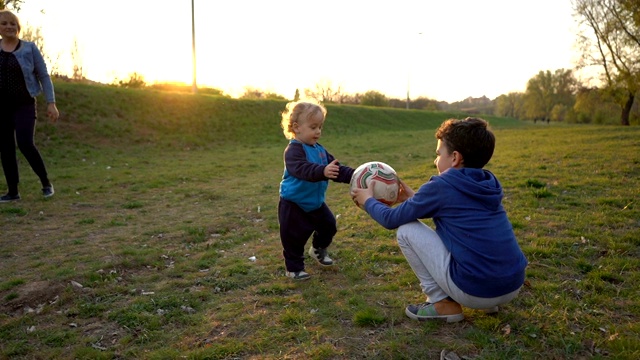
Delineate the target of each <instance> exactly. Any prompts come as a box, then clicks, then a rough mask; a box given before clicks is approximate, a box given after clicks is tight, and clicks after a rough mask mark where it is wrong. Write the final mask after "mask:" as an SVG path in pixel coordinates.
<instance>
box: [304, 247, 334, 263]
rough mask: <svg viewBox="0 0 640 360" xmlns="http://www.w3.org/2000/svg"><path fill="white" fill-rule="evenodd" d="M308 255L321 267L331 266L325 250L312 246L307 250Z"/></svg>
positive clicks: (331, 261)
mask: <svg viewBox="0 0 640 360" xmlns="http://www.w3.org/2000/svg"><path fill="white" fill-rule="evenodd" d="M309 255H310V256H311V257H312V258H313V259H315V260H316V261H317V262H318V263H319V264H320V265H322V266H331V265H333V260H331V258H330V257H329V255H327V249H316V248H314V247H313V246H312V247H310V248H309Z"/></svg>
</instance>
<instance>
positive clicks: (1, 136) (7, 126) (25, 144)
mask: <svg viewBox="0 0 640 360" xmlns="http://www.w3.org/2000/svg"><path fill="white" fill-rule="evenodd" d="M19 34H20V20H19V19H18V17H17V16H16V15H15V14H13V13H12V12H11V11H9V10H0V36H1V37H2V40H0V99H2V105H1V106H0V158H1V160H2V169H3V170H4V176H5V178H6V180H7V186H8V188H9V190H8V192H7V194H5V195H3V196H1V197H0V203H2V202H9V201H16V200H20V193H19V192H18V183H19V180H20V177H19V174H18V159H17V157H16V142H17V146H18V148H19V149H20V152H22V154H23V155H24V157H25V158H26V159H27V161H28V162H29V165H31V168H32V169H33V171H34V172H35V173H36V175H38V177H39V178H40V182H41V183H42V194H43V195H44V197H45V198H48V197H51V196H53V194H54V190H53V185H52V184H51V181H49V177H48V175H47V169H46V167H45V165H44V161H43V160H42V156H41V155H40V152H39V151H38V148H36V146H35V143H34V139H33V135H34V132H35V127H36V117H37V116H36V96H37V95H39V94H40V93H41V92H44V96H45V99H46V101H47V115H48V117H49V119H50V120H51V121H53V122H55V121H56V120H57V119H58V116H59V112H58V109H57V107H56V102H55V94H54V91H53V83H52V82H51V78H50V77H49V72H48V71H47V66H46V64H45V63H44V59H43V58H42V54H41V53H40V50H38V47H37V46H36V45H35V44H34V43H32V42H29V41H23V40H20V38H19V37H18V36H19Z"/></svg>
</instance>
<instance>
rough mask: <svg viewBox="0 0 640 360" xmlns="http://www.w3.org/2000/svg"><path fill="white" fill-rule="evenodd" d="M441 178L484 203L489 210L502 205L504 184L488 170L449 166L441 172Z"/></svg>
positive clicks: (473, 198) (473, 199)
mask: <svg viewBox="0 0 640 360" xmlns="http://www.w3.org/2000/svg"><path fill="white" fill-rule="evenodd" d="M440 178H441V180H442V181H444V182H445V183H447V184H449V185H450V186H452V187H454V188H455V189H456V190H457V191H459V192H460V193H461V194H462V195H463V196H464V197H466V198H468V199H469V200H472V201H474V202H476V203H481V204H483V205H484V206H485V207H486V208H487V209H489V210H497V209H498V208H499V207H500V206H501V203H502V195H503V193H502V186H501V185H500V182H499V181H498V179H497V178H496V177H495V175H493V173H491V172H490V171H488V170H484V169H474V168H461V169H456V168H449V169H447V170H446V171H444V172H443V173H442V174H440Z"/></svg>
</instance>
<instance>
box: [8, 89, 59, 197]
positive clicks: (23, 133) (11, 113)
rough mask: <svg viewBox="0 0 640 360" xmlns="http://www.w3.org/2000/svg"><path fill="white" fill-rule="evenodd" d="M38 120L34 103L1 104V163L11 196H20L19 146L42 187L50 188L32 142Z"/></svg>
mask: <svg viewBox="0 0 640 360" xmlns="http://www.w3.org/2000/svg"><path fill="white" fill-rule="evenodd" d="M36 117H37V116H36V102H35V99H31V101H29V102H27V103H20V104H8V105H5V104H2V107H0V159H1V160H2V169H3V170H4V177H5V179H6V180H7V186H8V187H9V192H10V193H17V192H18V183H19V182H20V175H19V173H18V158H17V155H16V142H17V145H18V148H19V149H20V152H21V153H22V155H24V157H25V158H26V159H27V161H28V162H29V165H31V168H32V169H33V171H34V172H35V173H36V175H38V177H39V178H40V182H41V183H42V186H43V187H44V186H48V185H49V178H48V176H47V169H46V167H45V165H44V161H43V160H42V156H41V155H40V152H39V151H38V148H37V147H36V145H35V143H34V139H33V136H34V134H35V129H36Z"/></svg>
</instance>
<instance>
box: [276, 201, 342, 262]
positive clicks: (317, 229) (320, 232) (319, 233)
mask: <svg viewBox="0 0 640 360" xmlns="http://www.w3.org/2000/svg"><path fill="white" fill-rule="evenodd" d="M278 221H279V222H280V241H281V242H282V248H283V250H282V255H283V256H284V264H285V267H286V268H287V271H292V272H297V271H302V270H304V246H305V245H306V244H307V240H309V237H311V235H313V240H312V245H313V247H314V248H316V249H324V248H327V247H328V246H329V245H331V242H332V241H333V236H334V235H335V234H336V233H337V232H338V228H337V226H336V218H335V217H334V216H333V213H332V212H331V210H329V207H328V206H327V204H322V206H321V207H320V208H319V209H317V210H313V211H311V212H305V211H304V210H302V208H300V206H298V205H297V204H295V203H293V202H291V201H287V200H284V199H282V198H281V199H280V203H279V204H278Z"/></svg>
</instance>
